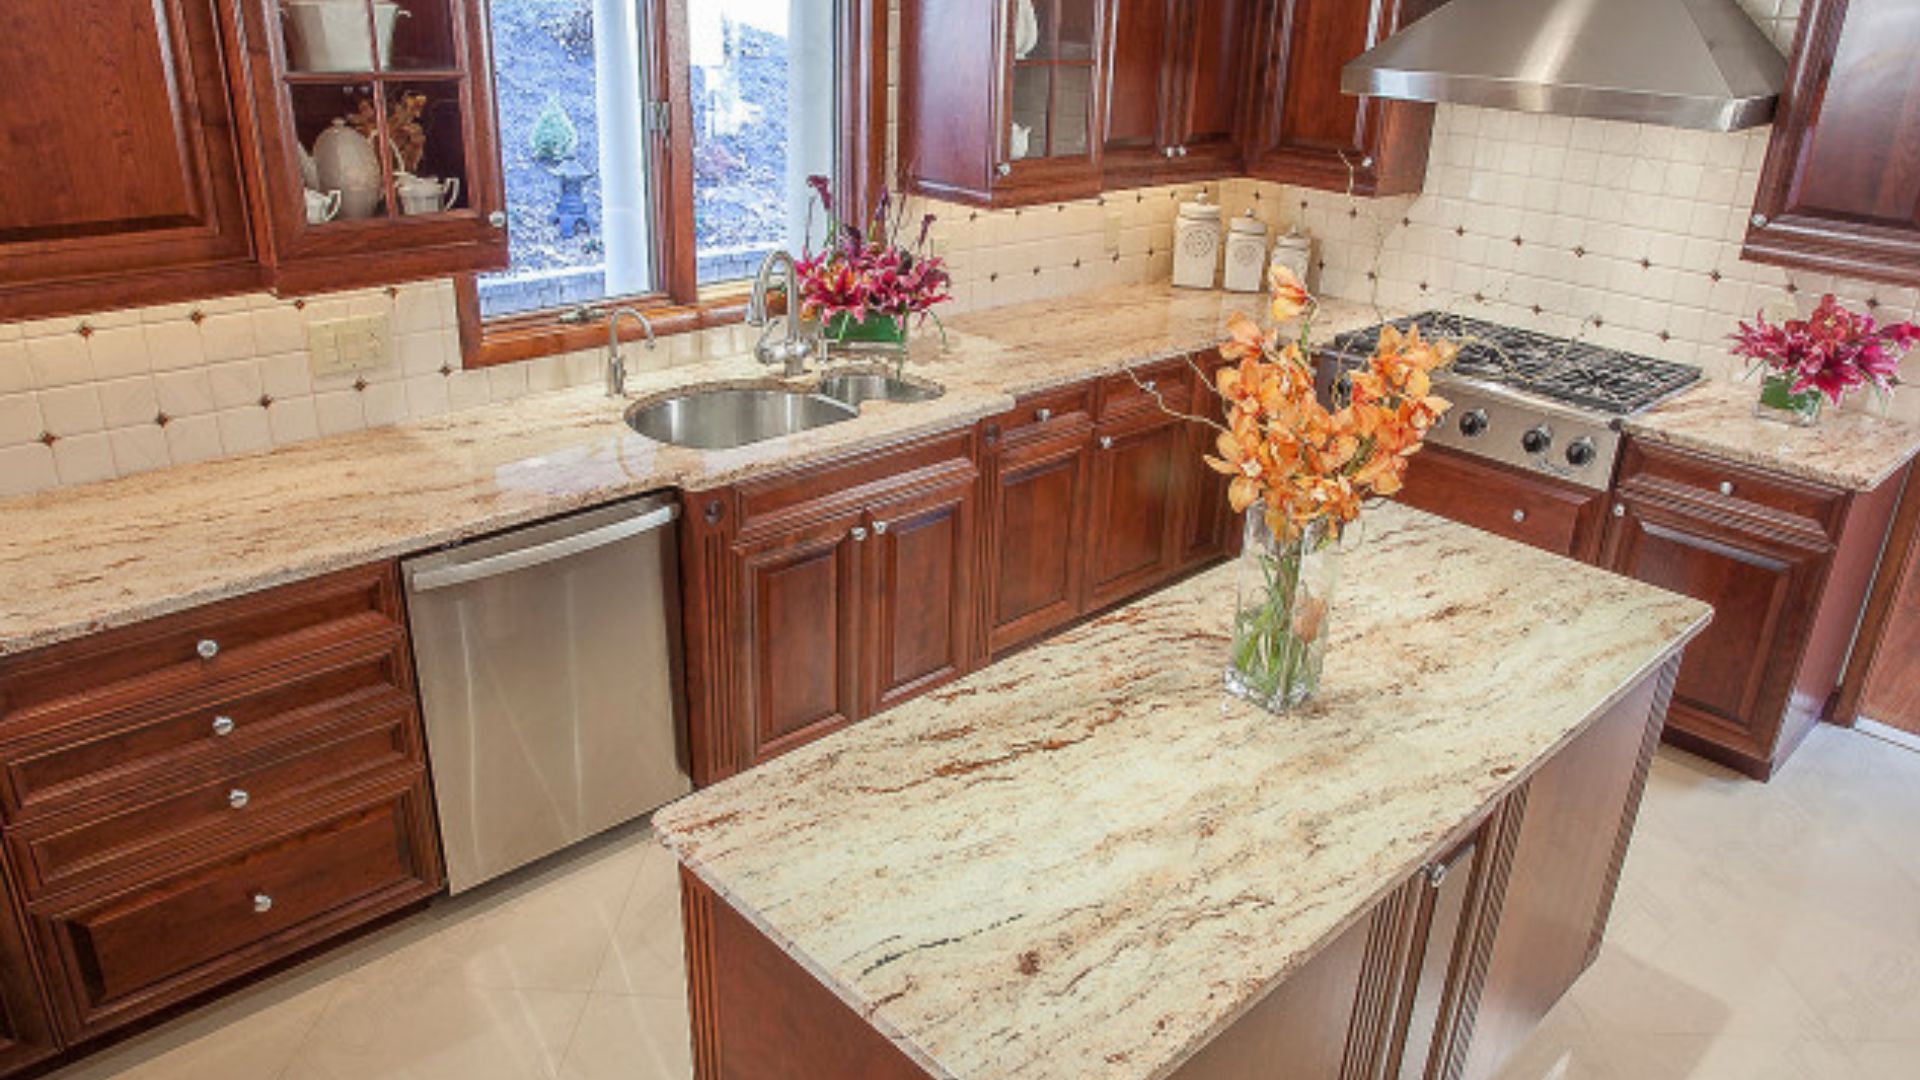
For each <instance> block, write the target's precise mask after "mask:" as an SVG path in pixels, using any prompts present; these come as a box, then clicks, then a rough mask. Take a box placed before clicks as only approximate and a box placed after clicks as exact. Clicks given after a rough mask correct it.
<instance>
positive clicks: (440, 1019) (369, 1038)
mask: <svg viewBox="0 0 1920 1080" xmlns="http://www.w3.org/2000/svg"><path fill="white" fill-rule="evenodd" d="M586 1004H587V995H586V994H581V993H563V992H556V991H548V990H499V989H492V988H488V987H480V986H464V985H460V984H444V985H417V986H404V985H394V984H383V983H370V984H369V983H347V984H343V985H342V986H341V988H340V992H339V994H338V995H337V996H336V997H335V998H334V999H333V1000H332V1001H331V1002H329V1003H328V1005H327V1009H326V1012H325V1013H323V1014H322V1015H321V1017H320V1019H319V1021H318V1022H317V1023H315V1024H314V1026H313V1028H312V1030H310V1031H309V1032H308V1033H307V1036H306V1039H305V1041H304V1042H302V1043H301V1045H300V1048H299V1049H298V1050H297V1051H296V1052H295V1055H294V1058H293V1061H292V1063H291V1065H290V1066H289V1067H288V1068H287V1070H286V1072H285V1074H284V1080H551V1078H552V1077H553V1076H554V1075H556V1073H557V1070H558V1069H559V1067H560V1061H561V1058H562V1056H563V1055H564V1054H565V1051H566V1047H567V1043H568V1042H569V1041H570V1040H571V1039H572V1038H573V1033H574V1028H575V1027H577V1026H578V1025H579V1021H580V1017H581V1014H582V1012H583V1011H584V1010H585V1008H586Z"/></svg>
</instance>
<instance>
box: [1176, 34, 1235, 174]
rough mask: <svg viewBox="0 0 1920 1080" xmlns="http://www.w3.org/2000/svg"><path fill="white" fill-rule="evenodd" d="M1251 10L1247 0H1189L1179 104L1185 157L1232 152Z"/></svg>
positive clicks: (1233, 149)
mask: <svg viewBox="0 0 1920 1080" xmlns="http://www.w3.org/2000/svg"><path fill="white" fill-rule="evenodd" d="M1252 12H1253V5H1252V4H1251V3H1250V2H1248V0H1197V2H1196V3H1194V4H1192V5H1191V8H1190V11H1189V14H1188V16H1187V17H1188V19H1189V23H1188V26H1187V44H1186V53H1187V57H1188V61H1187V72H1188V77H1187V84H1186V87H1185V93H1184V95H1183V97H1182V99H1181V110H1180V112H1181V124H1180V145H1182V146H1183V147H1185V148H1186V151H1187V156H1189V157H1191V156H1192V155H1195V154H1208V155H1214V156H1224V157H1234V156H1237V153H1238V143H1239V134H1240V108H1241V103H1242V102H1243V101H1245V100H1246V99H1247V88H1246V85H1245V77H1246V71H1247V67H1246V57H1247V54H1248V49H1247V27H1248V26H1249V25H1250V24H1251V21H1252V19H1251V16H1252Z"/></svg>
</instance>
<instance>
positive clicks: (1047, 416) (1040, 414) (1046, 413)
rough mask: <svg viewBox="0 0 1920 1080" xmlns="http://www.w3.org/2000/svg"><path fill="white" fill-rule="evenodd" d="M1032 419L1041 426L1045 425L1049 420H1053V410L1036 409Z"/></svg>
mask: <svg viewBox="0 0 1920 1080" xmlns="http://www.w3.org/2000/svg"><path fill="white" fill-rule="evenodd" d="M1033 418H1034V419H1035V420H1037V421H1039V422H1040V423H1042V424H1044V423H1046V422H1047V421H1049V420H1051V419H1053V410H1052V409H1038V410H1035V412H1034V414H1033Z"/></svg>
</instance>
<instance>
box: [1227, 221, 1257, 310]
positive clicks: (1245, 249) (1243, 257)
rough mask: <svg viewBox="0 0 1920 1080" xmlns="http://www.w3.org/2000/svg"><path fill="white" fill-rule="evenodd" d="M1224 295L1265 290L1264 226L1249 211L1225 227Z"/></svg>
mask: <svg viewBox="0 0 1920 1080" xmlns="http://www.w3.org/2000/svg"><path fill="white" fill-rule="evenodd" d="M1225 277H1226V282H1225V283H1226V287H1227V291H1228V292H1243V293H1257V292H1261V291H1262V290H1264V289H1265V288H1266V287H1267V283H1266V277H1267V223H1266V222H1264V221H1261V220H1260V219H1259V218H1257V217H1254V216H1253V211H1251V210H1249V211H1247V212H1246V213H1245V214H1242V215H1241V216H1239V217H1237V218H1234V219H1233V223H1232V224H1231V225H1228V226H1227V270H1226V275H1225Z"/></svg>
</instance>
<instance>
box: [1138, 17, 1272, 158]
mask: <svg viewBox="0 0 1920 1080" xmlns="http://www.w3.org/2000/svg"><path fill="white" fill-rule="evenodd" d="M1255 7H1256V5H1255V2H1254V0H1110V5H1109V14H1108V18H1107V37H1106V49H1107V72H1106V74H1107V89H1106V94H1105V99H1106V108H1105V111H1104V123H1103V124H1102V129H1101V130H1102V139H1103V141H1104V144H1105V147H1104V151H1103V153H1104V162H1103V172H1104V175H1105V182H1106V186H1107V187H1108V188H1115V187H1125V186H1130V185H1135V184H1157V183H1164V182H1168V181H1175V180H1181V179H1187V178H1206V177H1215V176H1224V175H1229V174H1232V173H1237V172H1239V171H1241V167H1242V153H1241V143H1242V140H1241V134H1242V132H1241V121H1242V119H1243V117H1242V113H1243V111H1245V110H1244V104H1245V102H1247V101H1248V100H1249V98H1248V95H1249V93H1250V91H1251V89H1252V87H1251V78H1250V75H1249V71H1250V68H1249V63H1248V62H1249V60H1250V59H1251V57H1252V50H1251V48H1250V44H1251V38H1250V35H1249V34H1248V30H1249V28H1250V27H1252V25H1253V14H1254V11H1255Z"/></svg>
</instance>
